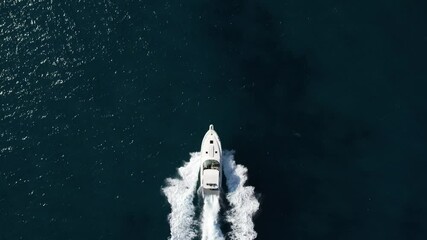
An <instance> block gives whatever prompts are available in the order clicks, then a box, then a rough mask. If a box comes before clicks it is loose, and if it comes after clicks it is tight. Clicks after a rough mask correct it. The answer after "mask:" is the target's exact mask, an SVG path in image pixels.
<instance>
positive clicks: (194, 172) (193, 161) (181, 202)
mask: <svg viewBox="0 0 427 240" xmlns="http://www.w3.org/2000/svg"><path fill="white" fill-rule="evenodd" d="M199 168H200V154H199V153H192V154H191V158H190V161H188V162H185V164H184V166H182V167H180V168H178V178H168V179H166V187H164V188H163V189H162V190H163V193H164V194H165V195H166V198H167V200H168V202H169V204H170V206H171V210H172V211H171V213H170V214H169V216H168V220H169V225H170V234H171V235H170V237H169V239H171V240H181V239H182V240H191V239H194V238H195V237H196V236H197V234H198V233H197V222H196V220H195V218H194V215H195V207H194V205H193V199H194V195H195V192H196V187H197V181H198V176H199Z"/></svg>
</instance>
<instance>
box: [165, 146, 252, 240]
mask: <svg viewBox="0 0 427 240" xmlns="http://www.w3.org/2000/svg"><path fill="white" fill-rule="evenodd" d="M200 161H201V156H200V153H192V154H191V158H190V160H189V161H188V162H185V164H184V166H182V167H180V168H178V175H179V176H178V178H168V179H166V186H165V187H164V188H163V189H162V191H163V193H164V194H165V196H166V198H167V200H168V202H169V204H170V205H171V210H172V211H171V213H170V214H169V215H168V220H169V224H170V231H171V233H170V234H171V235H170V237H169V239H170V240H191V239H194V238H196V237H197V236H200V235H198V229H199V228H200V230H201V238H202V240H224V235H223V233H222V232H221V227H220V221H219V211H220V199H219V196H217V195H206V196H205V198H204V199H203V209H202V212H201V216H200V223H199V222H198V221H197V220H196V219H195V206H194V204H193V200H194V196H195V193H196V188H197V184H198V176H199V170H200ZM221 164H222V168H223V173H224V175H225V177H226V184H227V188H228V193H226V197H227V201H228V202H229V204H230V209H229V210H227V211H226V221H227V222H229V223H230V226H231V231H230V232H229V233H228V234H227V236H228V238H229V239H231V240H252V239H255V238H256V237H257V233H256V232H255V230H254V223H253V221H252V218H253V216H254V215H255V213H256V212H257V211H258V209H259V202H258V200H257V198H256V196H255V189H254V187H251V186H245V183H246V180H247V178H248V177H247V171H248V170H247V168H246V167H244V166H242V165H240V164H239V165H237V164H236V162H235V161H234V152H233V151H225V152H224V153H223V157H222V163H221ZM198 225H200V226H199V228H198V227H197V226H198Z"/></svg>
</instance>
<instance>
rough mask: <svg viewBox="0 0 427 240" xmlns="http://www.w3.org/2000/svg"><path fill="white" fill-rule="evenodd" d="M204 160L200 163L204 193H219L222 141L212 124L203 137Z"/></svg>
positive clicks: (202, 152) (202, 150)
mask: <svg viewBox="0 0 427 240" xmlns="http://www.w3.org/2000/svg"><path fill="white" fill-rule="evenodd" d="M200 152H201V155H202V161H201V164H200V187H201V191H202V195H203V196H204V195H206V194H219V191H220V189H221V177H222V167H221V156H222V149H221V142H220V140H219V137H218V134H217V133H216V132H215V130H214V126H213V125H212V124H211V125H210V126H209V130H208V131H207V132H206V134H205V136H204V137H203V141H202V147H201V150H200Z"/></svg>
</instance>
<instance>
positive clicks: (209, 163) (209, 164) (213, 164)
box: [203, 160, 219, 170]
mask: <svg viewBox="0 0 427 240" xmlns="http://www.w3.org/2000/svg"><path fill="white" fill-rule="evenodd" d="M205 169H215V170H218V169H219V162H218V161H216V160H206V161H205V162H204V163H203V170H205Z"/></svg>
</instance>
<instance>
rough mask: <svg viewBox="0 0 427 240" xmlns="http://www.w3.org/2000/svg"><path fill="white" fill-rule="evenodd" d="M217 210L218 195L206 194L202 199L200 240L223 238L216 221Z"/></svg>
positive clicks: (218, 239) (218, 208)
mask: <svg viewBox="0 0 427 240" xmlns="http://www.w3.org/2000/svg"><path fill="white" fill-rule="evenodd" d="M219 210H220V205H219V196H217V195H206V196H205V197H204V201H203V212H202V240H220V239H221V240H223V239H224V236H223V234H222V232H221V228H220V225H219V223H218V213H219Z"/></svg>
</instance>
